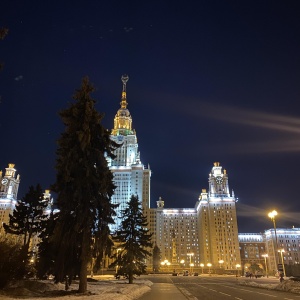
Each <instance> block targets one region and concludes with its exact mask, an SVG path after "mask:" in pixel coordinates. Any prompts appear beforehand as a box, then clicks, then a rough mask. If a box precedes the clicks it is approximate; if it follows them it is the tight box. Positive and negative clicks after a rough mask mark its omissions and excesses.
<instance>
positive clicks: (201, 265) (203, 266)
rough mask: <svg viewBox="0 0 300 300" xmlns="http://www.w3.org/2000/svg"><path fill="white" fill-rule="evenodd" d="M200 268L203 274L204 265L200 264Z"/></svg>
mask: <svg viewBox="0 0 300 300" xmlns="http://www.w3.org/2000/svg"><path fill="white" fill-rule="evenodd" d="M200 267H201V269H202V274H203V267H204V264H200Z"/></svg>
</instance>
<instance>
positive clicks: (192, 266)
mask: <svg viewBox="0 0 300 300" xmlns="http://www.w3.org/2000/svg"><path fill="white" fill-rule="evenodd" d="M191 269H192V272H194V264H193V263H191Z"/></svg>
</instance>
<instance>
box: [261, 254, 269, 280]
mask: <svg viewBox="0 0 300 300" xmlns="http://www.w3.org/2000/svg"><path fill="white" fill-rule="evenodd" d="M268 256H269V255H268V254H262V257H263V258H264V259H265V266H266V275H267V278H268V277H269V276H268V265H267V257H268Z"/></svg>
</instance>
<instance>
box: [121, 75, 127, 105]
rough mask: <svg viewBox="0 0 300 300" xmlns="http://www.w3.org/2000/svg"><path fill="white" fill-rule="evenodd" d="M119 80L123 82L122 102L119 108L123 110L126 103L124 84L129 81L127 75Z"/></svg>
mask: <svg viewBox="0 0 300 300" xmlns="http://www.w3.org/2000/svg"><path fill="white" fill-rule="evenodd" d="M121 80H122V82H123V91H122V101H121V103H120V104H121V108H123V109H125V108H126V107H127V101H126V83H127V81H128V80H129V77H128V75H126V74H124V75H122V77H121Z"/></svg>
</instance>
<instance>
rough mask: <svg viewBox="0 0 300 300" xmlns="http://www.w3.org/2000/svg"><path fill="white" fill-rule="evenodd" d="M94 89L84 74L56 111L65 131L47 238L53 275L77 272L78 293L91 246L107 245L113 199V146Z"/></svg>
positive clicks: (61, 276) (84, 279) (84, 281)
mask: <svg viewBox="0 0 300 300" xmlns="http://www.w3.org/2000/svg"><path fill="white" fill-rule="evenodd" d="M93 91H94V87H93V86H92V85H91V84H90V83H89V80H88V78H84V79H83V80H82V86H81V88H80V89H79V90H77V91H76V93H75V95H74V96H73V99H74V100H75V103H71V104H70V106H69V108H67V109H65V110H63V111H62V112H61V113H60V116H61V118H62V120H63V123H64V125H65V131H64V132H63V133H62V135H61V137H60V139H59V140H58V149H57V163H56V170H57V175H56V182H55V184H54V186H53V190H54V191H55V192H56V193H57V195H58V196H57V204H58V209H59V210H60V212H59V215H58V219H57V222H56V226H55V229H54V234H53V236H52V241H50V244H51V245H53V247H54V248H55V249H56V253H57V255H56V257H55V266H54V273H55V278H56V281H62V280H64V278H65V276H69V277H71V276H73V275H75V274H77V272H79V292H81V293H84V292H86V290H87V265H88V263H89V262H90V261H91V256H92V250H93V249H95V245H97V247H98V249H99V248H101V247H105V246H106V243H107V240H108V235H109V229H108V225H109V224H110V223H113V219H112V216H114V215H115V211H114V208H115V205H113V204H112V203H111V197H112V195H113V193H114V189H115V185H114V184H113V175H112V173H111V172H110V170H109V168H108V165H107V160H106V156H108V157H112V158H114V155H113V151H114V150H115V149H116V147H117V144H116V143H114V142H112V141H111V140H110V132H109V131H108V130H107V129H105V128H104V127H103V126H102V124H101V121H102V119H103V114H99V113H98V112H97V111H96V109H95V101H94V100H93V99H92V98H91V96H90V93H91V92H93ZM97 253H98V254H101V253H103V252H102V251H100V250H99V251H98V252H97Z"/></svg>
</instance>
